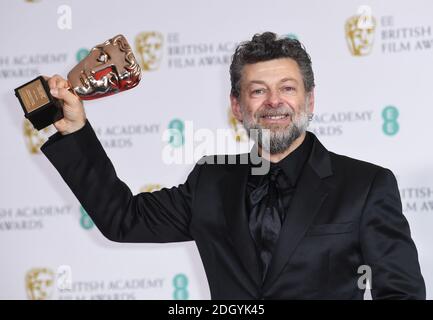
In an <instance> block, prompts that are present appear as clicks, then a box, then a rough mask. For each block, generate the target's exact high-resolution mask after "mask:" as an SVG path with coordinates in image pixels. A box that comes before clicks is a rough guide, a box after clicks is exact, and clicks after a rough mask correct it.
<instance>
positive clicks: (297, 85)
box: [231, 58, 314, 154]
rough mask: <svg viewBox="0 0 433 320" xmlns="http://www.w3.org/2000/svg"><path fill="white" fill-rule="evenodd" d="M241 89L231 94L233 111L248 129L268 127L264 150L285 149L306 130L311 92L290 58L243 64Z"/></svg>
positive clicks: (312, 103)
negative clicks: (268, 141)
mask: <svg viewBox="0 0 433 320" xmlns="http://www.w3.org/2000/svg"><path fill="white" fill-rule="evenodd" d="M240 89H241V90H240V96H239V98H235V97H231V106H232V111H233V114H234V115H235V117H236V118H237V119H238V120H239V121H241V122H242V123H243V125H244V127H245V128H246V129H247V131H248V132H249V130H250V129H259V131H262V130H261V129H269V130H270V150H267V151H268V152H270V153H271V154H273V153H280V152H283V151H285V150H286V149H287V148H288V147H290V145H291V144H292V142H293V141H294V140H296V139H297V138H298V137H299V136H300V135H301V134H302V133H303V132H305V130H306V127H307V125H308V116H307V115H308V114H309V113H312V112H313V108H314V94H313V91H312V92H310V93H306V92H305V88H304V83H303V78H302V74H301V72H300V69H299V66H298V64H297V62H296V61H294V60H293V59H290V58H281V59H274V60H269V61H265V62H258V63H254V64H247V65H245V66H244V68H243V70H242V76H241V83H240ZM264 147H265V148H266V146H264Z"/></svg>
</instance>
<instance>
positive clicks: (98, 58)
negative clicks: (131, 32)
mask: <svg viewBox="0 0 433 320" xmlns="http://www.w3.org/2000/svg"><path fill="white" fill-rule="evenodd" d="M140 79H141V69H140V65H139V64H138V62H137V61H136V60H135V57H134V54H133V52H132V49H131V47H130V46H129V44H128V42H127V41H126V39H125V37H124V36H123V35H117V36H115V37H114V38H112V39H109V40H107V41H105V42H104V43H102V44H100V45H97V46H96V47H94V48H92V50H90V53H89V55H88V56H87V57H85V58H84V59H83V60H81V61H80V63H78V64H77V65H76V66H75V67H74V68H73V69H72V70H71V71H70V72H69V74H68V80H69V82H70V84H71V87H72V89H73V91H74V92H75V93H76V94H77V95H78V96H79V97H80V98H81V99H83V100H91V99H95V98H102V97H105V96H108V95H112V94H115V93H118V92H121V91H124V90H128V89H132V88H134V87H135V86H137V85H138V83H139V82H140Z"/></svg>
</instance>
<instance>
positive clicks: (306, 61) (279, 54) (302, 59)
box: [230, 32, 314, 98]
mask: <svg viewBox="0 0 433 320" xmlns="http://www.w3.org/2000/svg"><path fill="white" fill-rule="evenodd" d="M279 58H291V59H293V60H295V61H296V62H297V63H298V66H299V69H300V70H301V74H302V78H303V81H304V87H305V91H306V92H310V91H311V90H312V89H313V88H314V74H313V69H312V68H311V58H310V56H309V55H308V53H307V51H306V50H305V47H304V46H303V45H302V44H301V43H300V42H299V41H298V40H296V39H293V38H289V37H282V38H278V37H277V35H276V34H275V33H273V32H264V33H261V34H255V35H254V36H253V38H252V39H251V41H245V42H242V43H241V44H239V45H238V46H237V48H236V50H235V53H234V54H233V57H232V63H231V65H230V80H231V85H232V88H231V95H232V96H234V97H236V98H239V95H240V92H241V90H240V80H241V72H242V68H243V67H244V66H245V65H246V64H251V63H257V62H263V61H268V60H273V59H279Z"/></svg>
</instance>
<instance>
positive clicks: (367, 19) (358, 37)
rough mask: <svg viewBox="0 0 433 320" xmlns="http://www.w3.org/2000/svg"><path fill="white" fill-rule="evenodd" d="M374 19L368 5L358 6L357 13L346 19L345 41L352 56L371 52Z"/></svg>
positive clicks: (374, 25) (374, 26)
mask: <svg viewBox="0 0 433 320" xmlns="http://www.w3.org/2000/svg"><path fill="white" fill-rule="evenodd" d="M375 30H376V19H375V18H374V17H373V16H372V14H371V8H370V7H369V6H360V7H359V9H358V14H357V15H355V16H352V17H350V18H349V19H347V21H346V24H345V33H346V41H347V45H348V46H349V50H350V53H351V54H352V55H354V56H366V55H368V54H370V53H371V50H372V49H373V43H374V32H375Z"/></svg>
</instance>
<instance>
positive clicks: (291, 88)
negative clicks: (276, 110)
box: [283, 87, 296, 92]
mask: <svg viewBox="0 0 433 320" xmlns="http://www.w3.org/2000/svg"><path fill="white" fill-rule="evenodd" d="M295 90H296V89H295V88H294V87H284V88H283V91H285V92H292V91H295Z"/></svg>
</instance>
